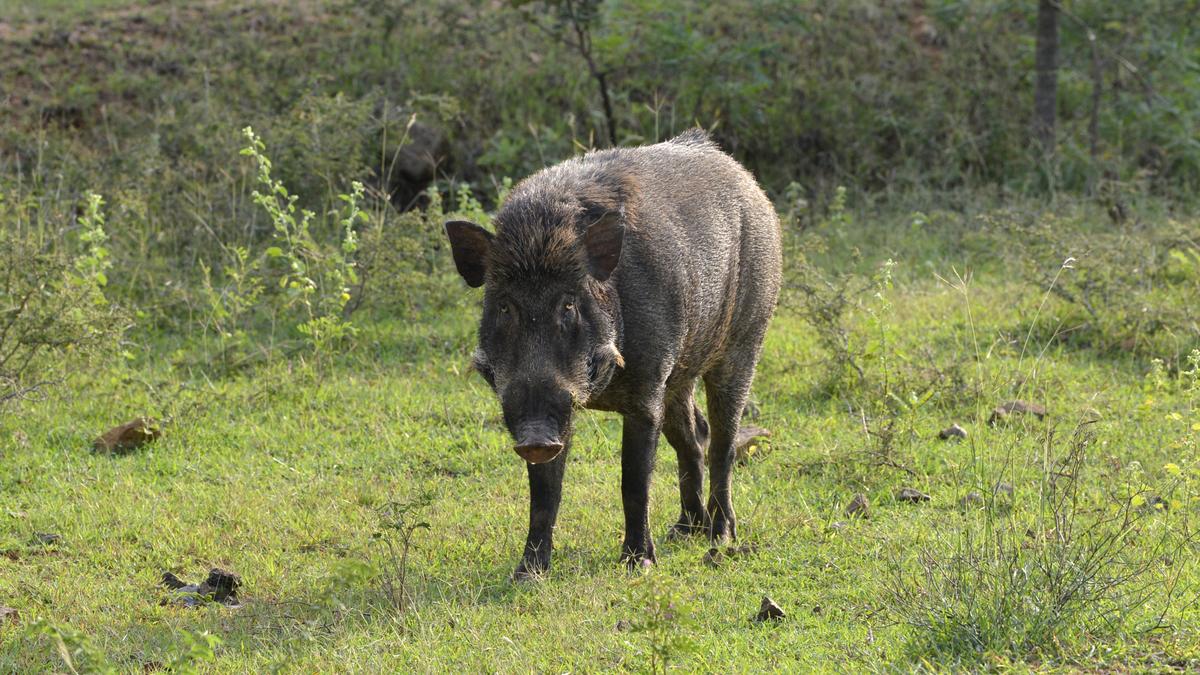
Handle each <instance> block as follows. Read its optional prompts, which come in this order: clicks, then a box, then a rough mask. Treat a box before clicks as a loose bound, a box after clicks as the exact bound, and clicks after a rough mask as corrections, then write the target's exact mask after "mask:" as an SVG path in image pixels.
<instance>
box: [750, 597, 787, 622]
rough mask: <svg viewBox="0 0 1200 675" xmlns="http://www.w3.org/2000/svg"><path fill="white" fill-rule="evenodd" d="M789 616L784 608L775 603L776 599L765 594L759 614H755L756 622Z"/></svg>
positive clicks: (780, 619) (776, 619)
mask: <svg viewBox="0 0 1200 675" xmlns="http://www.w3.org/2000/svg"><path fill="white" fill-rule="evenodd" d="M786 617H787V614H786V613H785V612H784V611H783V608H782V607H780V606H779V605H777V604H775V601H774V600H772V599H771V598H770V597H768V596H766V595H764V596H763V599H762V604H761V605H759V607H758V614H755V615H754V619H752V620H753V621H754V623H763V622H764V621H782V620H783V619H784V618H786Z"/></svg>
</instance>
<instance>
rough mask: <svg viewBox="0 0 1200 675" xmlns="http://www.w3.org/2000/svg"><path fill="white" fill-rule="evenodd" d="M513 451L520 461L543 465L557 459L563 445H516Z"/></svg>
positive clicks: (544, 443)
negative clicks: (519, 457)
mask: <svg viewBox="0 0 1200 675" xmlns="http://www.w3.org/2000/svg"><path fill="white" fill-rule="evenodd" d="M513 450H516V451H517V454H518V455H520V456H521V459H523V460H525V461H526V462H529V463H530V464H544V463H546V462H549V461H550V460H552V459H554V458H555V457H558V453H560V452H562V450H563V444H562V443H559V442H557V441H546V442H541V443H537V444H533V445H518V446H517V447H515V448H513Z"/></svg>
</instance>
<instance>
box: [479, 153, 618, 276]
mask: <svg viewBox="0 0 1200 675" xmlns="http://www.w3.org/2000/svg"><path fill="white" fill-rule="evenodd" d="M625 152H626V151H624V150H620V149H616V150H604V151H600V152H592V153H589V154H587V155H584V156H583V157H580V158H576V159H573V160H570V161H567V162H564V163H562V164H559V165H557V166H554V167H551V168H549V169H546V170H544V171H541V172H539V173H537V174H534V175H533V176H530V177H529V178H527V179H525V180H524V181H522V182H521V183H520V184H519V185H518V186H517V187H516V188H515V189H514V190H513V192H512V194H511V195H510V196H509V198H508V200H507V201H506V202H505V203H504V206H503V207H502V208H501V209H500V212H499V213H498V214H496V218H495V223H496V239H495V242H494V243H493V246H492V247H491V251H490V253H489V257H488V265H487V269H488V273H489V275H491V276H492V278H493V279H495V280H504V281H511V280H514V279H531V278H555V277H557V278H564V279H570V280H582V279H584V278H585V277H586V276H587V258H586V249H585V246H584V241H583V234H584V232H586V230H587V228H588V226H589V225H591V224H592V223H595V222H596V221H598V220H600V219H601V218H602V217H604V216H606V215H609V214H613V213H615V214H618V215H619V217H620V218H621V221H622V223H623V224H624V225H625V227H626V228H627V229H631V228H636V227H637V220H638V217H637V216H638V202H639V197H638V194H639V186H638V184H637V179H636V178H635V177H634V175H633V173H632V171H631V167H630V162H629V160H628V159H627V158H626V156H625Z"/></svg>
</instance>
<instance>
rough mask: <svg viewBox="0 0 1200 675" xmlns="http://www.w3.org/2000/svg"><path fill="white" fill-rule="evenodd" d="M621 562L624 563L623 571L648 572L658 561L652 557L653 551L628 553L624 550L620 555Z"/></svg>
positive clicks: (628, 551)
mask: <svg viewBox="0 0 1200 675" xmlns="http://www.w3.org/2000/svg"><path fill="white" fill-rule="evenodd" d="M621 562H623V563H625V569H627V570H629V571H630V572H648V571H650V569H651V568H653V567H654V565H655V564H656V563H657V562H658V560H657V559H656V558H655V556H654V549H653V548H651V549H650V550H648V551H630V550H628V549H626V550H625V551H624V552H623V553H622V554H621Z"/></svg>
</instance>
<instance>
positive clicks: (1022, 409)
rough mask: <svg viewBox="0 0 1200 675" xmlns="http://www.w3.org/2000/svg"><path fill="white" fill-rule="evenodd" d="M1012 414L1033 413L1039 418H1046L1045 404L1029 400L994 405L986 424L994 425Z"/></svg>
mask: <svg viewBox="0 0 1200 675" xmlns="http://www.w3.org/2000/svg"><path fill="white" fill-rule="evenodd" d="M1014 415H1033V416H1034V417H1037V418H1038V419H1039V420H1043V419H1046V406H1044V405H1041V404H1038V403H1030V402H1029V401H1009V402H1008V403H1004V404H1001V405H998V406H996V408H995V409H994V410H992V416H991V417H989V418H988V424H991V425H995V424H996V423H997V422H1003V421H1005V420H1007V419H1008V418H1010V417H1012V416H1014Z"/></svg>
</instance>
